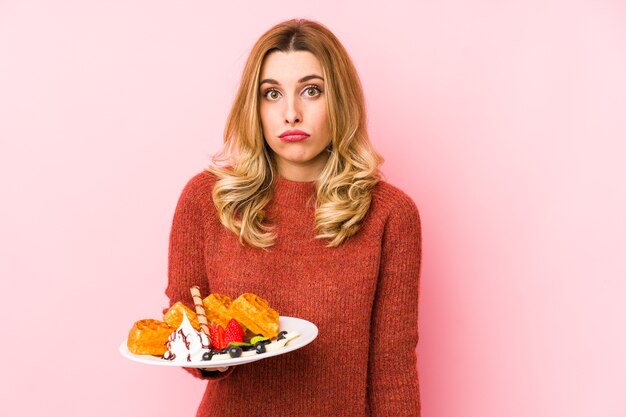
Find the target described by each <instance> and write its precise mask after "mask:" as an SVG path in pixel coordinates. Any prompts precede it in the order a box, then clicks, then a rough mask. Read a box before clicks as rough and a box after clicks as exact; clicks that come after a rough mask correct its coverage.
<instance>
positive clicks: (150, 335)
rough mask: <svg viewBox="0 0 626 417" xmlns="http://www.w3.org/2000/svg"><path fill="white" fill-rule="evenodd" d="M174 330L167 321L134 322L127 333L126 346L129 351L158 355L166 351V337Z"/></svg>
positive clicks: (147, 320) (146, 320)
mask: <svg viewBox="0 0 626 417" xmlns="http://www.w3.org/2000/svg"><path fill="white" fill-rule="evenodd" d="M174 330H176V328H175V327H171V326H169V325H168V324H167V323H165V322H163V321H159V320H154V319H145V320H139V321H137V322H135V324H134V325H133V328H132V329H130V332H129V333H128V341H127V343H126V344H127V346H128V350H129V351H130V352H131V353H135V354H137V355H155V356H160V355H163V354H164V353H165V352H167V346H166V345H165V344H166V343H167V340H168V337H169V336H170V334H171V333H172V332H173V331H174Z"/></svg>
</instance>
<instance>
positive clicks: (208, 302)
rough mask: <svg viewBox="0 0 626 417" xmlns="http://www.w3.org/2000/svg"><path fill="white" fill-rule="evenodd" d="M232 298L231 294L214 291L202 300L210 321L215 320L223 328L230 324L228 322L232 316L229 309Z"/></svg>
mask: <svg viewBox="0 0 626 417" xmlns="http://www.w3.org/2000/svg"><path fill="white" fill-rule="evenodd" d="M231 303H232V300H231V299H230V297H229V296H227V295H223V294H218V293H213V294H210V295H209V296H207V297H206V298H205V299H204V300H202V305H203V306H204V310H205V312H206V318H207V321H208V322H209V323H211V322H213V323H216V324H219V325H221V326H222V327H223V328H226V326H228V322H229V321H230V319H231V318H232V315H231V313H230V311H229V309H230V305H231Z"/></svg>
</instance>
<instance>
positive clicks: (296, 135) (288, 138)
mask: <svg viewBox="0 0 626 417" xmlns="http://www.w3.org/2000/svg"><path fill="white" fill-rule="evenodd" d="M309 136H310V135H309V134H308V133H306V132H303V131H301V130H288V131H286V132H283V133H282V134H281V135H280V136H279V138H280V140H282V141H284V142H299V141H301V140H304V139H306V138H308V137H309Z"/></svg>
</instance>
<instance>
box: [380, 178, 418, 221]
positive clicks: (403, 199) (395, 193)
mask: <svg viewBox="0 0 626 417" xmlns="http://www.w3.org/2000/svg"><path fill="white" fill-rule="evenodd" d="M372 209H373V210H375V211H376V212H377V213H378V215H379V216H382V217H384V218H385V219H386V220H390V219H392V218H396V219H405V221H408V222H416V223H417V224H419V217H420V216H419V210H418V208H417V205H416V204H415V201H414V200H413V199H412V198H411V197H410V196H409V195H408V194H407V193H406V192H404V191H402V190H401V189H400V188H398V187H396V186H395V185H393V184H391V183H389V182H387V181H385V180H380V181H379V182H378V183H377V184H376V186H375V187H374V189H373V192H372Z"/></svg>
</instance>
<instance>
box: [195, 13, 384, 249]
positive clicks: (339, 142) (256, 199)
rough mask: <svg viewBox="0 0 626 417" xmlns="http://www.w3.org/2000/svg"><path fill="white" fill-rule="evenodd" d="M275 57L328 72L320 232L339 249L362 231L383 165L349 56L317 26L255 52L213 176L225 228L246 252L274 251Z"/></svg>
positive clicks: (301, 27)
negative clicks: (298, 55) (264, 117)
mask: <svg viewBox="0 0 626 417" xmlns="http://www.w3.org/2000/svg"><path fill="white" fill-rule="evenodd" d="M274 51H281V52H291V51H308V52H310V53H312V54H313V55H315V57H316V58H317V59H318V60H319V61H320V64H321V67H322V70H323V77H324V79H325V80H326V81H325V86H326V87H325V90H324V91H325V93H326V94H325V100H326V108H327V112H328V121H329V126H330V132H331V144H330V147H329V150H330V155H329V158H328V160H327V162H326V165H325V166H324V168H323V170H322V172H321V174H320V176H319V177H318V178H317V179H316V180H315V190H316V193H315V194H316V201H315V227H316V231H317V235H316V237H317V238H318V239H327V240H328V244H327V247H337V246H339V245H340V244H341V243H342V242H344V241H345V240H346V239H348V238H349V237H350V236H353V235H354V234H355V233H356V232H357V231H358V230H359V229H360V227H361V225H362V222H363V220H364V218H365V216H366V214H367V212H368V210H369V207H370V204H371V200H372V190H373V188H374V186H375V185H376V184H377V183H378V182H379V181H380V179H381V174H380V171H379V166H380V165H381V164H382V163H383V158H382V157H381V156H380V155H379V154H378V153H377V152H376V151H375V150H374V148H373V147H372V144H371V142H370V139H369V136H368V133H367V120H366V112H365V100H364V96H363V89H362V87H361V83H360V80H359V77H358V75H357V72H356V69H355V67H354V65H353V63H352V61H351V60H350V57H349V56H348V53H347V51H346V50H345V48H344V47H343V45H341V43H340V42H339V40H338V39H337V38H336V37H335V35H334V34H333V33H332V32H331V31H330V30H328V29H327V28H326V27H325V26H323V25H322V24H320V23H318V22H315V21H311V20H305V19H292V20H288V21H284V22H281V23H279V24H277V25H275V26H274V27H272V28H271V29H270V30H268V31H267V32H266V33H264V34H263V35H262V36H261V37H260V38H259V40H258V41H257V42H256V44H255V45H254V47H253V48H252V50H251V52H250V55H249V57H248V59H247V62H246V64H245V66H244V70H243V75H242V78H241V83H240V86H239V89H238V91H237V94H236V96H235V100H234V102H233V105H232V108H231V110H230V114H229V116H228V119H227V122H226V127H225V129H224V147H223V148H222V150H221V151H220V152H219V153H217V154H216V155H214V156H213V157H212V164H211V165H209V166H208V167H207V168H206V170H207V171H210V172H212V173H213V174H215V176H216V177H217V181H216V183H215V186H214V188H213V194H212V197H213V201H214V203H215V206H216V208H217V212H218V215H219V220H220V222H221V223H222V224H223V225H224V226H225V227H226V228H228V229H229V230H231V231H232V232H233V233H235V234H236V235H237V236H239V241H240V243H241V244H245V243H248V244H249V245H251V246H254V247H258V248H268V247H270V246H272V245H274V244H275V239H276V236H275V235H274V234H273V232H272V231H273V226H272V224H271V223H270V221H269V220H270V219H267V218H266V216H265V212H264V208H265V207H266V205H267V204H268V203H269V202H270V201H271V199H272V197H273V191H274V184H275V180H276V175H277V169H276V164H275V161H274V158H273V155H272V150H271V148H270V147H269V146H267V144H266V143H265V139H264V137H263V132H262V125H261V117H260V112H259V105H260V93H259V82H260V80H259V77H260V72H261V66H262V64H263V61H264V59H265V57H266V56H267V55H268V54H269V53H271V52H274Z"/></svg>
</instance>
